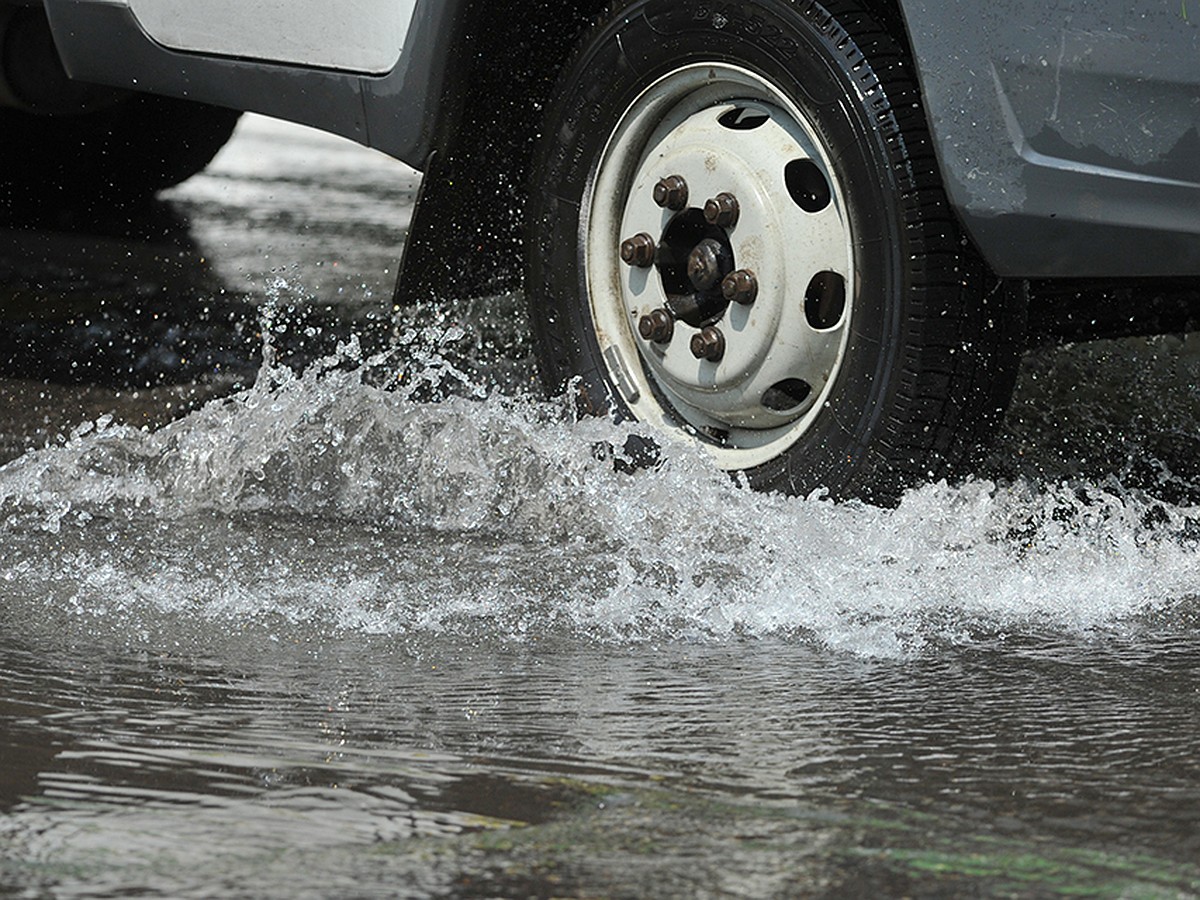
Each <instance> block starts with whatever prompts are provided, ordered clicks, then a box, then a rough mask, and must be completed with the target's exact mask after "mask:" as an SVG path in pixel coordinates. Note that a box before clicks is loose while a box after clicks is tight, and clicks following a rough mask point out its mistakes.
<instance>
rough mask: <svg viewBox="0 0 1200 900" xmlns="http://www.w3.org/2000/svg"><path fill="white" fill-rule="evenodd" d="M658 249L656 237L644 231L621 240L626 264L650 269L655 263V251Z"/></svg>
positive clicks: (622, 255)
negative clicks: (655, 241)
mask: <svg viewBox="0 0 1200 900" xmlns="http://www.w3.org/2000/svg"><path fill="white" fill-rule="evenodd" d="M657 249H658V248H657V246H656V245H655V243H654V238H652V237H650V235H648V234H646V232H644V231H643V232H642V233H641V234H635V235H634V236H633V237H631V238H626V239H625V240H623V241H621V259H622V260H623V261H624V262H625V263H626V265H630V266H637V267H638V268H639V269H648V268H649V267H650V266H652V265H654V252H655V250H657Z"/></svg>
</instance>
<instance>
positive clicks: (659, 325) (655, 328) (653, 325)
mask: <svg viewBox="0 0 1200 900" xmlns="http://www.w3.org/2000/svg"><path fill="white" fill-rule="evenodd" d="M638 334H640V335H641V336H642V340H644V341H653V342H654V343H656V344H669V343H670V342H671V338H672V337H674V336H675V317H674V316H672V315H671V314H670V313H669V312H668V311H667V310H665V309H662V308H661V307H660V308H659V309H655V310H652V311H651V312H649V313H647V314H646V315H644V316H642V318H641V319H640V320H639V321H638Z"/></svg>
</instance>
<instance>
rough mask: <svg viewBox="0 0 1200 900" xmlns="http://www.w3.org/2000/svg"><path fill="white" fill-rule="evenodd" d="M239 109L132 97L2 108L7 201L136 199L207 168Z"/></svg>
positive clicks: (3, 199) (0, 195) (1, 193)
mask: <svg viewBox="0 0 1200 900" xmlns="http://www.w3.org/2000/svg"><path fill="white" fill-rule="evenodd" d="M239 115H240V113H238V112H236V111H234V110H228V109H222V108H219V107H215V106H207V105H204V104H200V103H193V102H190V101H186V100H175V99H172V98H169V97H152V96H143V95H128V96H124V97H121V98H119V99H117V100H116V101H115V102H112V103H110V104H109V105H106V106H104V107H103V108H101V109H98V110H93V111H89V112H83V113H78V114H74V115H55V116H51V115H38V114H36V113H29V112H23V111H20V110H14V109H0V133H3V134H5V135H13V136H14V139H13V140H5V141H3V142H0V207H3V206H10V207H13V208H17V209H21V208H27V207H32V208H42V207H44V206H45V205H47V204H48V205H50V206H52V207H58V206H80V205H86V204H89V203H93V202H95V201H98V200H103V201H111V202H118V203H121V202H136V201H139V200H144V199H146V198H148V197H150V196H152V195H153V194H155V193H157V192H158V191H160V190H162V189H164V188H167V187H170V186H171V185H174V184H178V183H179V182H181V181H184V180H185V179H187V178H190V177H191V176H192V175H195V174H196V173H197V172H199V171H200V170H201V169H203V168H204V167H205V166H206V165H208V163H209V162H210V161H211V160H212V158H213V157H214V156H215V155H216V154H217V151H218V150H220V149H221V147H223V146H224V145H225V143H226V142H227V141H228V140H229V137H230V135H232V134H233V128H234V126H235V125H236V124H237V120H238V116H239Z"/></svg>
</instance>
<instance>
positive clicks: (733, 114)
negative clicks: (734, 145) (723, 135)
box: [717, 106, 770, 131]
mask: <svg viewBox="0 0 1200 900" xmlns="http://www.w3.org/2000/svg"><path fill="white" fill-rule="evenodd" d="M769 118H770V116H768V115H767V114H766V113H765V112H763V111H762V110H761V109H754V108H753V107H750V106H735V107H734V108H733V109H731V110H729V112H725V113H722V114H721V115H720V117H719V118H718V119H717V123H718V124H720V125H721V126H723V127H725V128H728V129H729V130H730V131H753V130H754V129H755V128H758V127H759V126H760V125H765V124H766V122H767V119H769Z"/></svg>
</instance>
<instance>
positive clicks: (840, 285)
mask: <svg viewBox="0 0 1200 900" xmlns="http://www.w3.org/2000/svg"><path fill="white" fill-rule="evenodd" d="M845 311H846V279H844V278H842V276H841V275H839V274H838V273H837V272H818V273H817V274H816V275H814V276H813V277H812V281H810V282H809V283H808V290H806V291H805V292H804V315H805V317H806V318H807V319H808V324H809V325H811V326H812V327H813V328H815V329H816V330H817V331H824V330H826V329H829V328H833V327H834V326H835V325H837V323H838V322H840V321H841V320H842V314H843V313H845Z"/></svg>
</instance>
